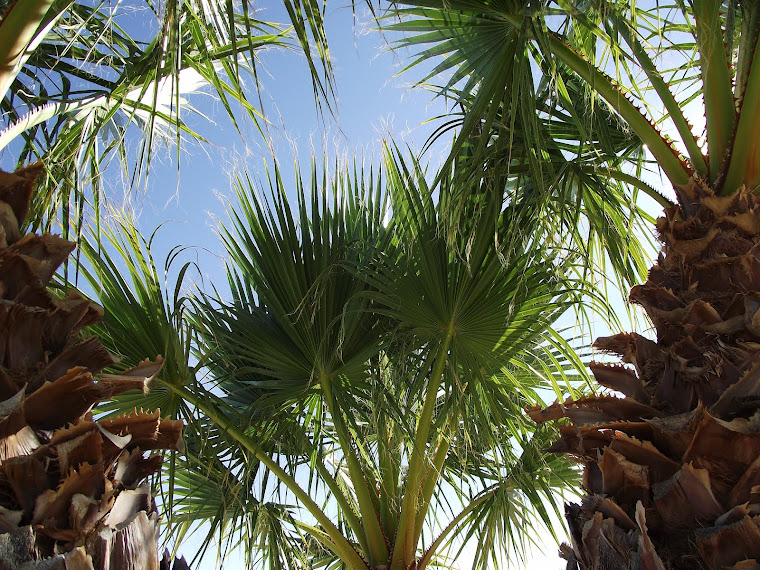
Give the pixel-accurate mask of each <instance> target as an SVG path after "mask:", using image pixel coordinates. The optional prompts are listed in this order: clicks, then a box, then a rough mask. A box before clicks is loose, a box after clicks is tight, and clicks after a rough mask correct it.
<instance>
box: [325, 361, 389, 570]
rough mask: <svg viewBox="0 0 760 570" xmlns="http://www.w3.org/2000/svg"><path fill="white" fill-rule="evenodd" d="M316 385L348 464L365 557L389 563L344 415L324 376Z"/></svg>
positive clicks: (376, 514)
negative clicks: (358, 514)
mask: <svg viewBox="0 0 760 570" xmlns="http://www.w3.org/2000/svg"><path fill="white" fill-rule="evenodd" d="M319 385H320V387H321V388H322V391H323V393H324V395H325V402H326V403H327V408H328V410H329V411H330V415H331V416H332V419H333V422H334V424H335V431H336V433H337V435H338V440H339V442H340V446H341V449H342V450H343V453H344V454H345V457H346V462H347V464H348V471H349V475H350V477H351V482H352V483H353V486H354V492H355V493H356V500H357V503H358V506H359V513H360V515H361V519H362V522H363V527H364V531H363V532H364V535H365V538H366V543H367V544H368V546H369V551H368V552H366V554H367V555H368V556H369V559H370V564H371V565H373V566H374V565H376V564H381V563H383V562H384V561H386V560H388V546H387V544H386V542H385V535H384V533H383V530H382V527H381V526H380V518H379V516H378V513H377V510H376V509H375V504H374V502H373V500H372V496H371V495H370V490H369V488H368V483H367V481H368V479H367V477H366V476H365V473H364V469H363V468H362V466H361V464H360V463H359V459H358V457H357V456H356V453H355V451H354V447H353V445H352V441H351V438H350V436H349V433H348V428H347V427H346V424H345V421H344V420H343V414H342V412H341V410H340V409H339V407H338V406H337V405H336V401H335V394H334V393H333V390H332V382H331V380H330V378H329V377H328V376H327V374H325V373H320V374H319Z"/></svg>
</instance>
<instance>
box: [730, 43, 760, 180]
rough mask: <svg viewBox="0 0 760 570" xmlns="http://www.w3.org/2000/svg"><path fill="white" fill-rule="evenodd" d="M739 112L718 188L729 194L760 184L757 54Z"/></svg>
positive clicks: (758, 62) (759, 84)
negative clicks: (726, 167) (742, 186)
mask: <svg viewBox="0 0 760 570" xmlns="http://www.w3.org/2000/svg"><path fill="white" fill-rule="evenodd" d="M742 101H746V102H748V104H746V105H742V108H741V112H740V113H739V122H738V125H737V127H736V136H735V137H734V143H733V150H732V152H731V159H730V163H729V166H728V172H727V173H726V179H725V181H724V182H723V185H722V188H721V194H724V195H729V194H732V193H733V192H735V191H736V190H738V189H739V186H741V185H742V184H746V185H747V187H749V188H750V189H752V190H754V189H755V188H756V187H757V186H758V184H760V139H758V136H757V133H758V129H760V105H758V104H757V101H760V57H753V58H752V62H751V64H750V69H749V75H748V76H747V85H746V88H745V91H744V96H743V98H742Z"/></svg>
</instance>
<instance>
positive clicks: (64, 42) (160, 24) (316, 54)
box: [0, 0, 333, 237]
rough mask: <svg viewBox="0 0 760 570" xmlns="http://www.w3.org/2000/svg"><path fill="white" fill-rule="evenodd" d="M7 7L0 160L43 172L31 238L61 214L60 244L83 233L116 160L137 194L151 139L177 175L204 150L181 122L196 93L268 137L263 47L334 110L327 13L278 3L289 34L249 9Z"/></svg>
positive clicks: (46, 2) (310, 4) (0, 62)
mask: <svg viewBox="0 0 760 570" xmlns="http://www.w3.org/2000/svg"><path fill="white" fill-rule="evenodd" d="M2 4H3V5H4V10H3V12H2V14H0V113H2V123H0V150H2V149H6V152H7V153H8V155H9V156H11V157H12V158H13V159H14V160H15V161H16V165H17V166H22V165H24V164H29V163H32V162H36V161H38V160H40V161H42V162H43V163H44V165H45V168H46V170H45V172H44V173H43V175H42V176H43V177H42V179H41V180H40V182H39V183H38V190H37V192H36V193H35V196H34V197H33V199H32V214H33V215H32V216H31V217H30V218H29V223H31V225H32V227H33V228H38V227H39V228H43V229H50V228H51V227H52V226H53V225H54V223H55V222H56V220H58V219H59V216H61V221H62V222H63V223H62V228H63V231H64V237H65V236H66V235H67V232H69V231H70V230H73V231H74V233H75V235H78V234H79V233H80V231H81V229H82V228H83V227H84V224H85V222H86V218H87V216H88V215H89V213H88V208H93V209H94V213H95V215H96V216H97V215H98V213H99V208H100V204H101V202H102V201H104V199H105V192H104V189H103V176H104V172H105V170H106V169H107V168H108V165H109V164H111V163H112V162H113V163H118V162H120V163H121V165H122V167H123V169H124V173H123V175H124V177H125V179H126V180H127V181H128V184H127V185H128V187H130V188H139V187H140V185H141V184H143V183H145V182H146V180H147V176H148V172H149V168H150V163H151V158H152V154H153V149H154V147H155V146H156V143H157V142H158V141H164V142H167V143H168V144H169V145H176V151H177V155H176V157H177V163H178V167H179V161H180V159H181V152H180V149H181V146H182V145H183V143H185V142H186V141H187V140H194V141H201V142H203V137H202V136H201V135H200V134H198V133H197V132H195V131H193V130H192V128H191V125H190V124H189V123H188V121H187V117H189V116H192V115H193V114H194V113H193V112H194V108H193V107H192V105H191V104H190V103H191V101H190V100H189V99H188V97H189V95H190V94H192V92H193V91H195V90H197V89H200V88H201V87H203V86H210V87H211V89H212V90H213V92H214V93H215V94H216V95H217V96H218V98H219V100H220V102H221V104H222V106H223V107H224V109H225V110H226V111H227V113H228V114H229V116H230V118H231V119H232V121H233V124H234V125H235V126H236V128H238V129H240V126H239V123H238V121H240V116H241V114H242V115H244V116H247V117H248V118H250V119H251V120H252V121H253V123H254V125H255V126H256V128H257V129H258V130H259V131H260V132H262V133H263V132H264V130H265V129H266V124H267V123H266V120H265V119H264V118H263V116H262V110H261V101H260V100H258V97H257V93H258V67H257V66H258V57H259V53H260V52H261V51H263V50H265V49H266V48H272V47H283V48H286V49H298V50H299V51H301V52H302V53H303V54H305V56H306V61H307V63H308V66H309V68H310V70H311V81H312V85H313V89H314V94H315V99H316V101H317V105H320V106H321V105H322V104H326V105H327V106H328V108H330V105H331V104H332V103H331V102H332V90H333V79H332V72H331V67H330V61H329V58H328V51H327V40H326V37H325V34H324V29H323V10H324V6H322V5H320V3H319V2H318V1H316V0H306V1H300V0H297V1H295V2H294V1H292V0H285V1H284V2H283V5H284V8H285V11H286V12H287V16H288V17H289V18H290V25H291V28H290V29H285V28H283V27H281V26H280V25H277V24H272V23H268V22H264V21H261V20H259V19H257V18H256V14H255V12H254V9H253V6H252V5H251V3H250V2H249V1H245V2H242V3H238V2H235V3H233V2H226V1H223V0H212V1H203V2H195V1H193V0H172V1H169V2H159V3H155V2H151V1H142V0H138V1H136V2H130V3H127V2H116V3H111V2H82V1H77V0H62V1H56V2H54V1H53V0H24V1H23V2H13V1H12V2H2ZM246 76H250V78H251V79H252V81H253V85H254V87H253V89H252V90H247V89H246V88H245V82H246ZM200 116H201V117H203V116H202V115H200ZM135 140H137V141H139V143H140V144H139V146H136V145H134V144H130V143H131V142H132V143H133V142H134V141H135ZM114 171H115V172H118V169H117V168H116V166H115V167H114V168H112V169H111V172H114Z"/></svg>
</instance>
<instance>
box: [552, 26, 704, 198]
mask: <svg viewBox="0 0 760 570" xmlns="http://www.w3.org/2000/svg"><path fill="white" fill-rule="evenodd" d="M549 47H550V49H551V51H552V54H553V55H554V56H555V57H556V58H557V59H558V60H559V61H561V62H562V63H564V64H565V65H567V66H568V67H569V68H570V69H572V70H573V71H574V72H575V73H577V74H578V75H579V76H580V77H581V79H583V80H584V81H585V82H586V83H588V84H589V85H590V86H591V87H593V88H594V90H595V91H596V92H597V93H598V94H599V95H600V96H601V97H602V98H603V99H604V100H605V101H607V103H609V104H610V105H611V106H612V108H613V109H615V111H617V112H618V113H619V114H620V116H621V117H622V118H623V120H624V121H625V122H626V123H627V124H628V125H629V126H630V128H631V129H632V130H633V131H634V132H635V133H636V134H637V135H639V138H641V141H642V142H643V143H644V144H645V145H646V146H647V148H648V149H649V151H650V152H651V153H652V155H654V158H655V160H656V161H657V164H658V165H659V166H660V168H662V171H663V172H664V173H665V176H667V177H668V179H669V180H670V182H671V183H672V184H673V185H674V186H683V185H685V184H687V183H688V181H689V178H690V177H691V172H690V170H689V168H688V167H687V166H686V164H684V162H683V161H682V160H681V158H679V157H678V155H677V153H676V151H675V150H674V149H673V148H672V147H671V146H670V144H669V143H668V142H667V141H666V140H665V138H664V137H663V136H662V134H661V133H660V132H659V131H658V130H657V129H656V128H655V126H654V125H653V124H652V123H651V122H650V121H649V119H647V117H646V116H644V115H643V114H642V112H641V111H640V110H639V109H638V108H636V106H635V105H634V104H633V103H632V102H631V101H629V100H628V99H627V98H626V97H625V95H624V94H623V93H622V92H621V91H620V89H619V88H618V87H617V86H616V85H615V83H614V82H613V81H612V80H611V79H610V78H609V77H607V76H606V75H605V74H604V73H603V72H602V71H600V70H599V69H597V68H596V67H595V66H594V65H592V64H591V63H589V62H587V61H586V60H585V59H583V57H581V56H580V55H579V54H578V53H577V52H575V51H574V50H573V49H572V48H570V47H569V46H568V45H567V44H565V43H564V42H562V41H561V40H560V39H559V38H558V37H557V36H555V35H553V34H551V35H550V36H549Z"/></svg>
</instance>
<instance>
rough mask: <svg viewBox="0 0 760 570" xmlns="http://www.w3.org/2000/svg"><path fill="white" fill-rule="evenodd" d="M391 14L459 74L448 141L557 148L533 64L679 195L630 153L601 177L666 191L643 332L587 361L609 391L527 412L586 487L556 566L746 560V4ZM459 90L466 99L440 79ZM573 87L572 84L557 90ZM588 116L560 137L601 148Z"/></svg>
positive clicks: (456, 4) (752, 236)
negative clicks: (650, 180) (578, 94)
mask: <svg viewBox="0 0 760 570" xmlns="http://www.w3.org/2000/svg"><path fill="white" fill-rule="evenodd" d="M396 17H399V18H400V23H398V22H397V23H395V24H393V26H392V27H395V29H397V30H403V31H406V32H412V34H411V35H410V36H409V37H407V39H405V40H403V42H404V43H406V44H412V45H421V44H424V43H430V44H431V45H430V47H428V48H427V51H425V52H424V53H423V57H428V56H430V55H434V54H435V55H445V56H446V57H445V58H444V59H443V60H442V62H441V63H440V65H439V68H438V69H437V71H440V70H443V69H451V70H453V71H454V73H453V77H452V79H451V82H450V83H449V85H448V87H449V88H451V89H449V93H450V94H452V95H453V96H454V97H458V98H459V100H460V101H461V102H462V103H463V104H464V105H465V106H466V107H467V110H468V113H467V114H466V115H465V118H464V121H463V122H461V123H460V124H461V133H462V134H461V135H460V136H466V135H467V134H468V133H469V132H473V130H474V129H476V128H477V129H481V130H482V132H485V133H488V135H489V136H488V137H482V138H481V141H482V142H481V145H480V148H481V150H482V152H483V153H488V152H489V148H494V149H496V148H499V146H498V145H501V148H504V146H505V145H506V144H507V143H506V142H505V141H509V140H511V139H510V138H509V137H521V136H522V137H524V140H525V144H528V145H531V146H532V147H533V148H535V149H536V151H537V153H538V159H537V160H539V161H540V160H542V159H543V158H544V157H546V156H547V155H548V152H547V151H551V149H552V148H554V147H555V146H556V145H558V144H563V145H564V144H566V143H567V138H566V136H565V135H564V134H563V132H562V131H559V130H551V129H544V130H541V129H540V128H539V127H540V126H541V125H540V123H541V122H542V121H544V120H546V119H547V111H546V110H544V109H540V108H539V109H537V110H538V113H537V116H535V118H533V117H531V116H530V112H532V111H533V110H534V109H535V107H536V106H535V101H536V97H535V96H534V91H533V89H534V83H533V81H532V77H533V74H534V73H535V72H536V70H541V71H542V72H543V73H545V74H547V75H548V76H549V77H550V79H551V82H552V85H551V86H552V93H553V96H554V97H555V98H556V99H557V100H559V101H563V102H566V104H567V106H568V107H569V108H571V109H572V108H577V107H578V106H579V105H597V106H598V105H605V106H607V108H609V109H611V110H612V111H613V112H614V114H615V116H616V117H617V120H618V121H620V122H622V123H623V124H625V125H627V127H628V128H629V129H630V132H631V133H632V136H633V135H635V136H636V137H638V138H639V139H640V140H641V141H643V142H644V143H645V144H646V147H647V149H648V153H649V154H648V156H651V157H652V158H653V161H652V163H651V164H652V166H653V167H656V168H657V169H658V170H659V172H660V173H661V175H662V176H663V177H664V178H666V179H667V182H668V183H669V184H670V185H671V187H672V190H673V191H674V193H675V200H674V201H673V202H671V201H670V200H668V199H666V198H665V197H664V196H661V195H660V193H659V192H655V191H654V190H653V189H651V188H648V185H647V184H645V183H644V182H643V181H642V180H641V178H640V175H641V172H640V170H639V171H637V170H634V168H636V166H637V165H636V164H632V165H631V166H629V167H628V169H626V168H625V167H624V168H619V167H618V166H617V165H613V167H612V168H610V169H606V170H603V171H602V170H598V171H597V174H601V175H604V176H611V177H615V178H617V179H620V180H624V181H626V182H628V183H630V184H631V186H632V187H633V188H638V189H640V190H644V191H646V192H647V193H649V194H650V195H652V196H653V197H655V198H657V199H658V200H659V201H660V202H662V203H664V204H665V205H666V208H665V214H664V216H663V217H662V218H660V219H659V220H658V221H657V225H656V228H657V232H658V234H659V238H660V240H661V242H662V244H663V249H662V252H661V254H660V256H659V258H658V260H657V262H656V264H655V265H654V267H652V269H651V270H650V272H649V276H648V279H647V281H646V283H644V284H643V285H639V286H636V287H634V288H633V289H632V290H631V293H630V299H631V301H632V302H634V303H636V304H638V305H640V306H641V307H643V308H644V310H645V311H646V313H647V315H648V316H649V318H650V319H651V322H652V324H653V325H654V332H655V333H656V339H655V340H650V339H648V338H645V337H643V336H641V335H638V334H635V333H630V334H618V335H615V336H612V337H609V338H602V339H599V340H597V341H596V343H595V346H596V348H597V349H599V350H601V351H603V352H605V353H609V354H613V355H617V356H619V357H620V358H621V359H622V361H623V363H625V364H628V365H631V366H624V365H618V364H610V363H596V364H594V365H593V366H592V371H593V373H594V375H595V378H596V380H597V382H598V383H599V384H600V385H602V386H604V387H606V388H609V389H611V390H613V391H615V392H618V393H622V396H624V397H619V396H616V395H614V394H609V393H606V394H602V395H599V396H593V397H588V398H583V399H580V400H573V399H570V400H567V401H565V402H564V403H559V402H558V403H556V404H554V405H553V406H551V407H549V408H547V409H544V410H541V409H533V410H531V411H530V414H531V416H532V417H533V418H534V419H535V420H536V421H538V422H546V421H549V420H553V419H558V418H568V419H567V420H563V421H562V422H561V425H560V430H561V434H562V435H561V438H560V440H559V441H558V442H556V443H555V444H554V445H553V446H552V448H551V449H552V450H553V451H555V452H564V453H567V454H570V455H571V456H572V457H574V458H576V459H577V460H578V461H579V462H580V463H581V464H582V465H583V468H584V476H583V488H584V491H585V492H586V495H585V497H584V498H583V500H582V503H581V504H580V505H569V506H568V507H567V509H566V514H567V519H568V523H569V525H570V537H571V542H572V544H571V546H565V547H563V548H562V551H561V552H562V556H563V557H565V558H567V559H568V561H569V564H568V567H569V568H690V569H691V568H737V569H738V568H754V567H757V565H758V563H760V517H758V513H760V496H758V493H757V489H758V484H760V459H758V450H760V409H759V406H760V398H758V396H760V388H759V386H760V384H758V382H757V380H756V375H757V361H758V358H759V353H758V346H760V345H758V337H759V336H760V330H759V329H757V325H756V319H755V316H756V314H757V313H756V312H757V308H758V305H757V303H756V301H755V299H756V298H757V297H758V287H759V286H760V282H759V281H758V276H760V273H759V271H760V269H758V267H757V257H756V250H757V244H758V240H759V238H758V232H759V231H760V218H759V217H758V216H759V215H760V214H759V212H760V210H759V209H758V205H760V201H759V200H758V197H757V191H758V187H759V186H760V153H758V150H757V149H758V145H757V136H756V133H757V128H758V117H760V105H758V101H760V99H759V98H758V90H759V89H760V57H756V54H757V52H756V49H755V48H756V45H757V38H758V23H760V3H758V2H755V1H746V2H741V1H740V2H734V1H729V2H718V1H714V0H693V1H690V2H678V3H675V4H674V5H672V6H664V5H661V4H659V3H655V4H654V5H647V6H642V5H641V4H640V3H635V4H633V3H628V2H615V1H591V2H584V3H582V4H581V3H574V2H556V3H554V2H527V3H523V2H499V3H497V2H474V1H473V2H470V1H458V0H451V1H446V2H438V1H435V0H430V1H428V0H423V1H420V2H416V1H415V2H410V3H408V8H401V9H399V10H398V11H397V12H396ZM462 84H466V87H465V88H463V89H462V92H464V93H466V94H468V96H467V97H465V95H462V94H459V93H458V92H456V91H452V89H453V88H456V87H459V86H461V85H462ZM570 84H574V85H577V86H580V88H581V89H584V90H585V91H586V95H587V96H586V97H582V98H579V99H576V100H572V99H568V93H569V90H568V86H569V85H570ZM470 93H474V95H472V96H469V94H470ZM698 103H702V106H701V108H700V109H699V111H694V112H693V113H691V112H687V110H686V109H687V105H688V104H692V105H694V106H698ZM700 113H704V114H703V115H701V114H700ZM534 115H535V114H534ZM568 115H569V117H570V120H573V121H574V118H572V113H568ZM701 116H703V117H704V130H702V129H701V128H700V129H694V128H693V127H692V126H691V125H690V119H691V120H694V118H695V117H697V120H698V119H699V118H701ZM518 126H519V128H520V131H519V132H518V131H516V130H515V128H516V127H518ZM594 127H596V128H595V131H596V134H593V131H592V130H588V131H587V133H588V134H587V136H585V137H584V138H581V139H574V140H573V143H574V144H575V145H578V144H580V145H581V146H587V147H591V148H594V147H596V145H597V143H596V142H595V138H596V139H598V140H599V141H600V142H601V141H602V140H603V139H604V137H605V130H606V125H604V124H597V125H594ZM663 129H665V130H666V132H667V133H668V134H670V135H671V136H672V137H673V138H674V139H675V142H672V141H671V139H670V138H668V137H667V136H665V135H664V134H662V132H663ZM579 131H580V130H579ZM580 132H582V131H580ZM641 164H642V163H639V164H638V166H641ZM497 197H498V195H497ZM561 207H564V204H561V205H560V209H561ZM590 230H591V231H592V232H596V231H604V228H600V227H596V228H595V227H591V228H590Z"/></svg>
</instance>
